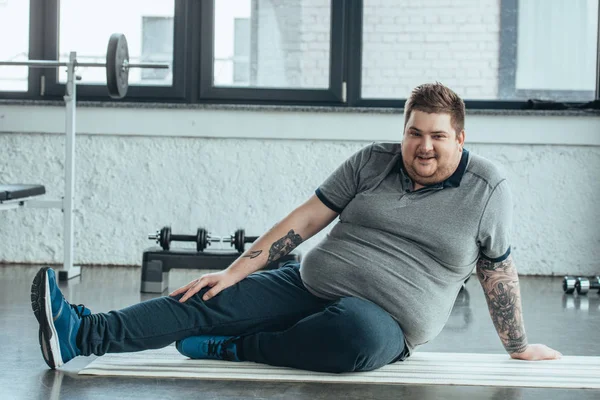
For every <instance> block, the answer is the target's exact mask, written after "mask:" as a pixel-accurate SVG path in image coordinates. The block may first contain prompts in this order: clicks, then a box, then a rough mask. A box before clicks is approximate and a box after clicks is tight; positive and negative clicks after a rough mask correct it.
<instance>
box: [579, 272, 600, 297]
mask: <svg viewBox="0 0 600 400" xmlns="http://www.w3.org/2000/svg"><path fill="white" fill-rule="evenodd" d="M590 289H591V290H594V289H598V293H600V276H590V277H588V278H583V277H578V278H577V280H576V281H575V290H577V294H582V295H583V294H587V292H589V291H590Z"/></svg>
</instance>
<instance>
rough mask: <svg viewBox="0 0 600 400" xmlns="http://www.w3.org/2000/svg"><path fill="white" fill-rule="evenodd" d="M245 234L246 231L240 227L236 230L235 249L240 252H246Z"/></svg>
mask: <svg viewBox="0 0 600 400" xmlns="http://www.w3.org/2000/svg"><path fill="white" fill-rule="evenodd" d="M244 236H245V232H244V230H243V229H238V230H237V231H236V232H235V249H236V250H237V251H238V252H239V253H243V252H244V247H245V246H244Z"/></svg>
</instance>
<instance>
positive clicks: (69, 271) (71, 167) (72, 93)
mask: <svg viewBox="0 0 600 400" xmlns="http://www.w3.org/2000/svg"><path fill="white" fill-rule="evenodd" d="M76 56H77V54H76V53H75V52H74V51H73V52H71V53H70V54H69V62H68V64H67V84H66V94H65V97H64V99H65V106H66V121H65V122H66V124H65V125H66V132H65V135H66V137H65V197H64V200H63V201H64V204H63V214H64V227H63V231H64V246H63V247H64V249H63V251H64V265H63V271H59V280H68V279H71V278H74V277H76V276H79V275H80V274H81V268H80V267H74V266H73V200H74V196H75V130H76V129H75V128H76V127H75V117H76V113H75V107H76V101H77V96H76V94H77V77H76V76H75V66H76V64H77V59H76Z"/></svg>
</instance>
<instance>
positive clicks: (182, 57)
mask: <svg viewBox="0 0 600 400" xmlns="http://www.w3.org/2000/svg"><path fill="white" fill-rule="evenodd" d="M174 4H175V10H174V13H173V29H174V30H173V83H172V84H171V86H154V85H146V86H145V85H130V86H129V88H128V90H127V95H126V96H125V97H124V98H123V99H112V98H110V97H109V95H108V91H107V88H106V85H105V84H79V85H77V97H78V98H80V99H81V98H85V100H92V101H111V102H119V101H121V102H123V101H131V100H135V101H162V102H164V101H165V100H170V101H176V100H184V99H185V98H186V96H185V94H186V93H185V92H186V91H185V86H186V85H185V83H186V82H185V77H186V75H187V74H186V64H187V62H186V61H187V60H186V54H187V52H186V51H185V47H186V37H187V34H186V33H187V29H186V27H187V26H188V21H189V19H188V18H186V16H187V15H188V12H187V11H188V10H187V8H188V4H189V3H188V1H186V0H174ZM59 19H60V0H47V12H46V15H45V19H44V36H45V38H46V42H45V44H44V53H43V59H45V60H57V59H58V43H59V40H60V39H59V32H60V30H59ZM107 40H108V38H107ZM41 71H44V72H43V73H42V74H43V76H44V80H45V84H44V86H45V93H44V95H43V98H44V99H48V98H52V97H62V96H64V93H65V90H66V85H65V84H64V83H60V82H59V80H58V69H57V68H48V69H46V68H45V69H41Z"/></svg>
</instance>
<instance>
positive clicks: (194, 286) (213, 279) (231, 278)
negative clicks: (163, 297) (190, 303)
mask: <svg viewBox="0 0 600 400" xmlns="http://www.w3.org/2000/svg"><path fill="white" fill-rule="evenodd" d="M242 279H244V276H240V275H236V274H234V273H233V272H231V271H228V270H224V271H220V272H214V273H212V274H206V275H202V276H201V277H200V278H198V279H194V280H193V281H191V282H190V283H188V284H187V285H185V286H182V287H180V288H179V289H177V290H175V291H174V292H171V293H170V294H169V296H177V295H178V294H181V293H185V295H184V296H183V297H182V298H181V299H179V302H180V303H184V302H186V301H187V299H189V298H190V297H192V296H193V295H195V294H196V293H198V292H199V291H200V290H202V288H204V287H207V286H208V287H211V288H212V289H210V290H209V291H208V292H206V293H205V294H204V296H202V300H204V301H206V300H209V299H211V298H213V297H215V296H216V295H217V294H219V292H221V291H222V290H223V289H226V288H228V287H229V286H233V285H235V284H236V283H238V282H239V281H241V280H242Z"/></svg>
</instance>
